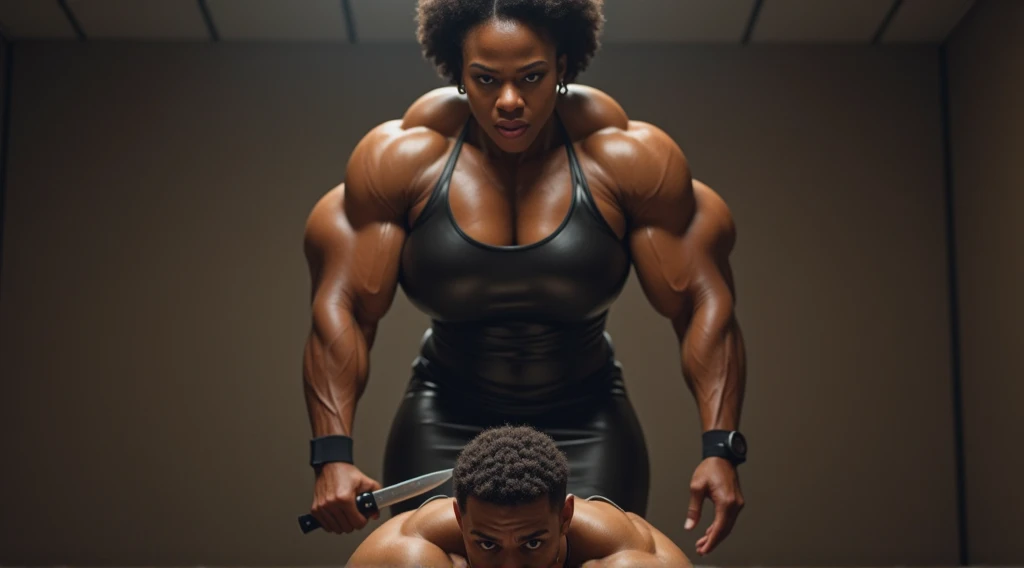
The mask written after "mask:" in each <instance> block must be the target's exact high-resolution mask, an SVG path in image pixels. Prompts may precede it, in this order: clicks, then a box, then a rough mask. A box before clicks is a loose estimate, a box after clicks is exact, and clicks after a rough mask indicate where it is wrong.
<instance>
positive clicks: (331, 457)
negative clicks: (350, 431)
mask: <svg viewBox="0 0 1024 568" xmlns="http://www.w3.org/2000/svg"><path fill="white" fill-rule="evenodd" d="M334 462H344V463H352V438H349V437H348V436H320V437H319V438H313V439H312V440H310V441H309V465H311V466H313V467H320V466H322V465H324V464H325V463H334Z"/></svg>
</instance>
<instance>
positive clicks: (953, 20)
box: [882, 0, 974, 43]
mask: <svg viewBox="0 0 1024 568" xmlns="http://www.w3.org/2000/svg"><path fill="white" fill-rule="evenodd" d="M973 5H974V0H904V1H903V5H902V6H900V9H899V11H898V12H896V17H895V18H893V20H892V23H890V24H889V29H888V30H886V32H885V36H884V37H883V38H882V42H883V43H901V42H903V43H906V42H913V43H941V42H942V41H944V40H945V39H946V38H947V37H949V33H950V32H951V31H953V28H955V27H956V25H957V24H958V23H960V20H961V19H963V17H964V16H965V15H966V14H967V12H968V11H970V9H971V6H973Z"/></svg>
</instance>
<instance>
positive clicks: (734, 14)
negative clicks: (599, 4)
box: [604, 0, 754, 43]
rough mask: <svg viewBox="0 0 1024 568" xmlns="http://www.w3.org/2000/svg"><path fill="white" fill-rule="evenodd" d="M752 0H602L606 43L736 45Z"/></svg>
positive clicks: (751, 5)
mask: <svg viewBox="0 0 1024 568" xmlns="http://www.w3.org/2000/svg"><path fill="white" fill-rule="evenodd" d="M753 7H754V0H605V3H604V12H605V19H606V20H607V22H606V23H605V33H604V41H606V42H609V43H616V42H621V43H636V42H686V43H695V42H701V43H719V42H727V43H736V42H739V40H740V39H741V38H742V37H743V31H744V30H745V29H746V27H747V22H748V21H749V19H750V13H751V11H752V10H753Z"/></svg>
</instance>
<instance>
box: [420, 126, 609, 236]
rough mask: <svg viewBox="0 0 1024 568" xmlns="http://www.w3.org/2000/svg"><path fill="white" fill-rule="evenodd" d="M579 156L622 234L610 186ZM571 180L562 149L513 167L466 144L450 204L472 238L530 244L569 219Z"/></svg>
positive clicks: (596, 196)
mask: <svg viewBox="0 0 1024 568" xmlns="http://www.w3.org/2000/svg"><path fill="white" fill-rule="evenodd" d="M577 157H578V160H579V163H580V166H581V168H582V169H583V175H584V176H585V178H586V184H587V187H588V188H589V190H590V199H592V201H593V203H594V205H595V206H596V208H597V209H598V210H599V212H600V214H601V216H602V217H603V218H604V220H605V221H606V222H607V223H608V224H609V226H610V227H611V228H612V230H613V231H615V232H616V233H617V234H618V235H619V237H620V238H621V237H622V235H623V234H624V232H625V224H626V223H625V219H624V216H623V214H622V212H621V210H620V209H619V207H618V204H617V202H616V199H615V196H614V194H613V192H612V189H611V188H610V187H608V184H606V183H603V182H602V180H601V176H599V175H587V173H588V171H590V172H593V170H594V169H595V167H594V165H593V164H592V162H590V161H589V160H588V159H587V157H586V156H581V155H580V154H579V153H578V152H577ZM573 181H574V176H573V175H572V169H571V167H570V161H569V158H568V154H567V152H566V150H565V148H564V147H558V148H556V149H554V150H552V151H551V152H549V153H547V154H546V155H544V156H541V157H538V158H536V159H533V160H531V161H528V162H524V163H522V164H518V165H516V166H514V167H509V166H502V165H500V164H495V163H492V162H491V161H490V160H488V158H487V157H486V156H484V155H482V154H481V152H480V151H479V150H477V149H476V148H474V147H472V146H469V145H468V144H467V145H466V146H464V147H463V149H462V152H461V153H460V155H459V158H458V162H457V163H456V167H455V170H454V171H453V173H452V176H451V182H450V184H449V188H448V192H447V196H446V199H447V203H446V205H447V207H448V208H449V210H450V211H451V215H452V218H453V221H454V222H455V223H456V224H457V226H458V228H459V229H460V230H461V231H462V232H463V233H465V234H466V236H468V237H469V238H471V239H472V240H474V241H477V242H480V243H483V244H486V245H491V246H524V245H530V244H534V243H538V242H540V241H543V240H544V239H546V238H548V237H549V236H551V235H553V234H555V233H557V232H558V231H559V229H560V228H561V227H562V226H563V224H564V223H565V222H566V221H567V220H568V219H569V215H570V212H571V210H572V209H573V207H574V200H573V195H574V189H575V188H574V186H573ZM433 190H434V188H433V187H431V191H433ZM582 205H583V204H580V203H578V202H576V203H575V206H576V207H579V206H582Z"/></svg>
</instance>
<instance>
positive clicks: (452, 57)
mask: <svg viewBox="0 0 1024 568" xmlns="http://www.w3.org/2000/svg"><path fill="white" fill-rule="evenodd" d="M603 4H604V0H419V2H418V3H417V8H416V21H417V30H416V38H417V39H418V40H419V42H420V46H421V47H422V49H423V56H424V57H426V58H427V59H429V60H431V61H433V63H434V65H436V66H437V71H438V73H439V74H440V75H441V76H442V77H444V78H446V79H448V81H449V82H450V83H451V84H453V85H459V84H461V83H462V42H463V40H464V39H465V37H466V33H467V32H469V30H471V29H472V28H473V27H475V26H476V25H478V24H481V23H483V22H486V21H488V20H490V19H491V18H501V19H510V20H516V21H520V22H524V23H527V24H530V25H533V26H536V27H538V28H540V29H543V30H547V31H548V33H550V34H551V37H552V38H554V39H555V41H556V42H557V52H558V55H559V56H561V55H563V54H564V55H565V56H566V57H565V58H566V69H565V82H566V83H571V82H573V81H575V80H576V77H577V76H578V75H579V74H580V73H581V72H582V71H583V70H585V69H586V68H587V65H588V64H589V63H590V59H591V58H592V57H593V56H594V54H595V53H596V52H597V50H598V48H599V47H600V40H599V36H600V35H601V29H602V28H603V27H604V14H603V13H602V7H603Z"/></svg>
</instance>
